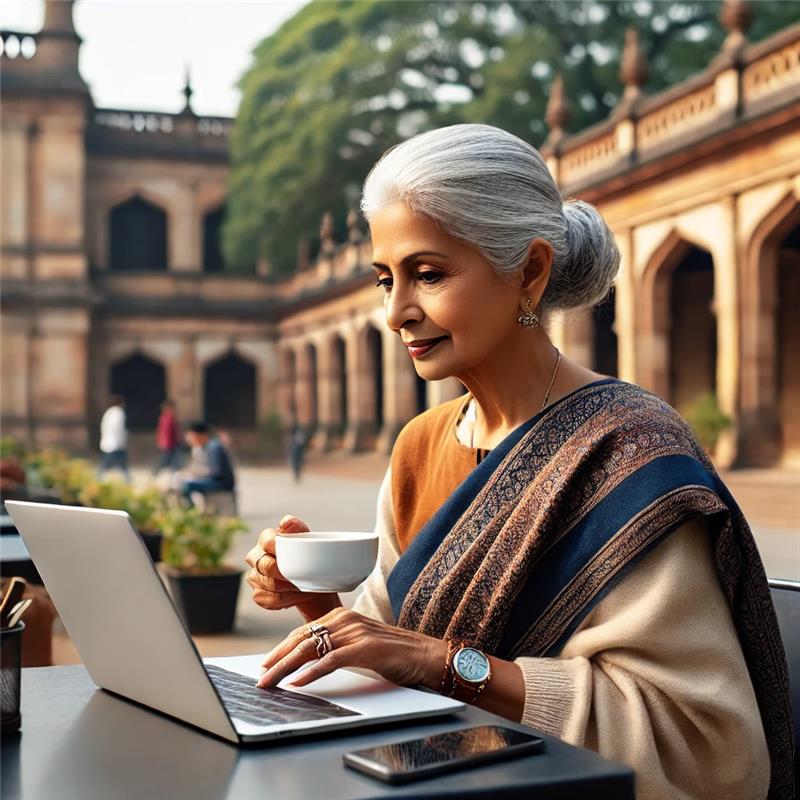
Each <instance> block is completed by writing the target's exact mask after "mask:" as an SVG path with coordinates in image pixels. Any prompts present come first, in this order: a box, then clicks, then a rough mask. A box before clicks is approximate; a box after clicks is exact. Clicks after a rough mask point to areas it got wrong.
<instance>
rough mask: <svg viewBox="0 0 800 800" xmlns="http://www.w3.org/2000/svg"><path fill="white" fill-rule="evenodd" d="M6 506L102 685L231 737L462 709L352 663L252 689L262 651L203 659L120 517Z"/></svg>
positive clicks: (259, 737) (261, 737) (265, 736)
mask: <svg viewBox="0 0 800 800" xmlns="http://www.w3.org/2000/svg"><path fill="white" fill-rule="evenodd" d="M6 508H7V509H8V512H9V513H10V514H11V517H12V518H13V520H14V524H15V525H16V526H17V529H18V530H19V532H20V534H21V536H22V539H23V541H24V542H25V545H26V546H27V548H28V550H29V551H30V554H31V558H32V559H33V562H34V564H35V566H36V568H37V569H38V571H39V574H40V575H41V576H42V579H43V580H44V583H45V586H46V587H47V590H48V592H49V593H50V596H51V598H52V599H53V602H54V603H55V605H56V608H57V609H58V612H59V614H60V615H61V619H62V621H63V623H64V626H65V627H66V629H67V632H68V633H69V636H70V638H71V639H72V641H73V642H74V643H75V646H76V647H77V649H78V652H79V653H80V655H81V658H82V659H83V663H84V665H85V666H86V669H87V670H88V672H89V675H90V676H91V678H92V680H93V681H94V682H95V683H96V684H97V685H98V686H100V687H102V688H103V689H107V690H109V691H111V692H114V693H116V694H118V695H122V696H123V697H126V698H129V699H131V700H135V701H136V702H137V703H141V704H143V705H145V706H148V707H149V708H152V709H155V710H156V711H161V712H163V713H164V714H168V715H169V716H171V717H175V718H176V719H179V720H182V721H183V722H187V723H189V724H191V725H194V726H196V727H198V728H201V729H202V730H204V731H207V732H209V733H212V734H215V735H217V736H220V737H222V738H223V739H227V740H228V741H231V742H235V743H244V742H258V741H267V740H270V739H275V738H277V737H287V738H288V737H296V736H304V735H305V736H308V735H311V734H313V733H315V732H318V731H331V730H338V729H344V728H348V729H349V728H355V727H359V726H364V725H374V724H377V723H387V722H391V721H392V720H400V719H402V720H405V719H411V718H421V717H437V716H444V715H447V714H452V713H453V712H455V711H459V710H460V709H462V708H464V704H463V703H459V702H457V701H455V700H451V699H450V698H447V697H441V696H440V695H437V694H434V693H431V692H425V691H418V690H415V689H408V688H404V687H400V686H396V685H395V684H392V683H389V682H387V681H383V680H380V679H376V678H372V677H368V676H366V675H362V674H360V673H357V672H353V671H350V670H337V671H335V672H334V673H332V674H331V675H328V676H325V677H323V678H320V679H319V680H317V681H314V682H313V683H311V684H309V685H308V686H304V687H302V688H300V687H298V688H297V689H291V690H289V689H284V688H282V687H281V686H278V687H275V688H273V689H266V690H263V689H257V688H256V687H255V683H256V680H257V678H258V677H259V675H260V674H261V667H260V664H261V661H262V659H263V656H261V655H253V656H239V657H232V658H208V659H201V658H200V655H199V653H198V652H197V649H196V648H195V646H194V642H193V641H192V638H191V636H190V635H189V633H188V631H187V630H186V627H185V626H184V624H183V621H182V620H181V618H180V616H179V615H178V612H177V611H176V610H175V606H174V605H173V604H172V600H171V599H170V597H169V594H168V593H167V591H166V588H165V587H164V584H163V583H162V581H161V579H160V578H159V576H158V573H157V572H156V569H155V566H154V564H153V562H152V561H151V560H150V557H149V555H148V554H147V550H146V548H145V546H144V543H143V542H142V540H141V538H140V537H139V535H138V534H137V533H136V530H135V529H134V527H133V525H132V523H131V520H130V518H129V517H128V514H127V513H126V512H124V511H107V510H101V509H95V508H75V507H72V506H56V505H46V504H43V503H23V502H19V501H7V502H6ZM289 680H291V676H289V677H287V678H286V679H285V680H284V681H282V683H287V682H288V681H289Z"/></svg>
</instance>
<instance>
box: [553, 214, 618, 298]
mask: <svg viewBox="0 0 800 800" xmlns="http://www.w3.org/2000/svg"><path fill="white" fill-rule="evenodd" d="M562 211H563V213H564V220H565V222H566V245H567V247H566V257H565V258H563V260H561V262H560V263H555V264H554V265H553V270H552V273H551V277H550V283H549V284H548V287H547V291H546V292H545V295H544V297H543V298H542V303H543V305H545V306H548V307H550V308H553V309H565V310H566V309H577V308H589V307H591V306H595V305H597V304H598V303H600V302H602V300H603V299H604V298H605V297H606V295H607V294H608V292H609V291H610V289H611V286H612V285H613V283H614V278H615V276H616V274H617V271H618V270H619V260H620V254H619V249H618V248H617V243H616V241H615V240H614V234H613V233H612V231H611V229H610V228H609V227H608V225H607V224H606V221H605V220H604V219H603V217H602V215H601V214H600V212H599V211H598V210H597V209H596V208H595V207H594V206H593V205H590V204H589V203H584V202H583V201H582V200H568V201H567V202H566V203H564V204H563V206H562Z"/></svg>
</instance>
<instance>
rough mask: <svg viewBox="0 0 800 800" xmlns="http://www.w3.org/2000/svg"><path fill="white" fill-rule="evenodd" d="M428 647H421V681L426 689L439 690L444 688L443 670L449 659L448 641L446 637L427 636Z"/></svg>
mask: <svg viewBox="0 0 800 800" xmlns="http://www.w3.org/2000/svg"><path fill="white" fill-rule="evenodd" d="M425 638H426V639H427V642H426V645H427V646H426V647H421V648H420V650H419V652H420V653H421V654H422V655H421V658H422V664H421V668H422V669H421V671H422V678H421V680H420V681H419V683H420V684H421V685H422V686H424V687H425V688H426V689H433V691H435V692H438V691H439V690H440V689H441V688H442V671H443V669H444V665H445V661H446V659H447V642H446V641H445V640H444V639H434V638H433V637H432V636H426V637H425Z"/></svg>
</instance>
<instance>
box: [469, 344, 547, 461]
mask: <svg viewBox="0 0 800 800" xmlns="http://www.w3.org/2000/svg"><path fill="white" fill-rule="evenodd" d="M556 353H557V354H558V357H557V358H556V365H555V367H553V374H552V375H551V376H550V384H549V385H548V387H547V391H546V392H545V393H544V400H542V407H541V408H540V409H539V413H540V414H541V413H542V411H544V410H545V408H547V401H548V400H549V399H550V392H551V391H552V389H553V384H554V383H555V382H556V375H558V368H559V367H560V366H561V351H560V350H559V349H558V348H557V347H556ZM472 402H473V403H474V402H475V398H474V397H473V398H472ZM477 421H478V415H477V414H476V415H475V422H473V423H472V430H471V431H470V434H469V446H470V448H471V449H473V450H474V449H475V424H476V423H477Z"/></svg>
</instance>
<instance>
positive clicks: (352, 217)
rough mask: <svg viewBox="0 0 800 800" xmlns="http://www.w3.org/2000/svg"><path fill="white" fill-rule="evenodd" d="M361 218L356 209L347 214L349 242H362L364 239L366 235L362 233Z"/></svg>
mask: <svg viewBox="0 0 800 800" xmlns="http://www.w3.org/2000/svg"><path fill="white" fill-rule="evenodd" d="M359 222H360V216H359V213H358V211H356V210H355V209H354V208H351V209H350V210H349V211H348V212H347V241H348V242H353V243H356V242H360V241H361V240H362V239H363V238H364V234H363V233H362V231H361V227H360V226H359Z"/></svg>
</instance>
